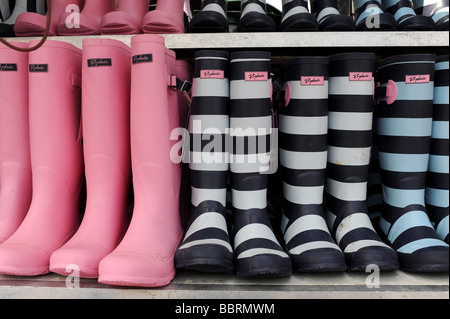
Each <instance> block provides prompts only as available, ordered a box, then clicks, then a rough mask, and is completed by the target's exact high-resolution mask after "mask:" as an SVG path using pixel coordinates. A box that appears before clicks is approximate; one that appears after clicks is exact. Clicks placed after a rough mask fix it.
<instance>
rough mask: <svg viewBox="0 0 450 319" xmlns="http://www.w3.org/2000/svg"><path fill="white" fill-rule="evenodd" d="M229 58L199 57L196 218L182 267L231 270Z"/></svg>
mask: <svg viewBox="0 0 450 319" xmlns="http://www.w3.org/2000/svg"><path fill="white" fill-rule="evenodd" d="M228 67H229V54H228V52H225V51H212V50H203V51H197V52H196V54H195V71H194V86H193V87H194V91H193V97H192V113H191V116H190V120H189V122H190V124H189V130H190V142H191V143H190V164H189V168H190V180H191V190H192V193H191V214H190V217H189V221H188V226H187V231H186V233H185V237H184V240H183V242H182V243H181V245H180V247H179V248H178V250H177V252H176V255H175V262H176V265H177V267H178V268H187V269H194V270H200V271H208V272H231V271H232V270H233V249H232V247H231V244H230V240H229V236H228V227H227V217H226V213H225V205H226V193H227V179H228V166H229V164H228V152H227V147H226V141H227V140H228V139H227V135H228V133H229V124H230V123H229V122H230V121H229V115H228V114H229V110H228V108H229V71H228Z"/></svg>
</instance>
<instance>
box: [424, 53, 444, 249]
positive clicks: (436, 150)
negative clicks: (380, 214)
mask: <svg viewBox="0 0 450 319" xmlns="http://www.w3.org/2000/svg"><path fill="white" fill-rule="evenodd" d="M448 77H449V58H448V55H445V56H439V57H437V59H436V65H435V71H434V111H433V127H432V134H431V151H430V160H429V162H428V173H427V183H426V186H427V187H426V189H425V204H426V207H427V211H428V216H429V217H430V220H431V222H432V223H433V225H434V227H435V229H436V231H437V233H438V236H439V238H441V239H442V240H444V241H445V242H446V243H447V244H448V237H449V236H448V233H449V217H448V213H449V209H448V208H449V133H448V132H449V91H448V90H449V79H448Z"/></svg>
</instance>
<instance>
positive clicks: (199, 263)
mask: <svg viewBox="0 0 450 319" xmlns="http://www.w3.org/2000/svg"><path fill="white" fill-rule="evenodd" d="M175 264H176V267H177V268H182V269H191V270H197V271H205V272H232V271H233V253H232V252H230V251H229V250H227V249H226V248H224V247H223V246H219V245H199V246H194V247H190V248H186V249H178V250H177V252H176V253H175Z"/></svg>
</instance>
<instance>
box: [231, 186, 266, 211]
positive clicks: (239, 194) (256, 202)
mask: <svg viewBox="0 0 450 319" xmlns="http://www.w3.org/2000/svg"><path fill="white" fill-rule="evenodd" d="M231 196H232V197H231V198H232V203H233V207H235V208H237V209H241V210H248V209H253V208H256V209H264V208H266V207H267V199H266V196H267V189H261V190H257V191H238V190H235V189H231Z"/></svg>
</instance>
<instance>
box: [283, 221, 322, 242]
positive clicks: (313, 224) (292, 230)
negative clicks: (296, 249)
mask: <svg viewBox="0 0 450 319" xmlns="http://www.w3.org/2000/svg"><path fill="white" fill-rule="evenodd" d="M314 229H320V230H323V231H326V232H328V228H327V224H326V223H325V220H324V219H323V218H322V217H321V216H319V215H305V216H302V217H299V218H297V219H296V220H295V221H294V222H293V223H292V224H291V225H290V226H289V227H288V229H287V230H286V233H285V234H284V241H285V242H286V244H289V242H290V241H291V239H292V238H294V236H296V235H298V234H299V233H302V232H305V231H307V230H314Z"/></svg>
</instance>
